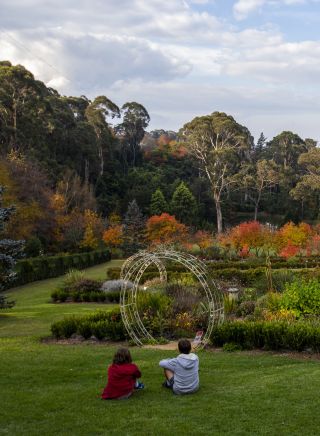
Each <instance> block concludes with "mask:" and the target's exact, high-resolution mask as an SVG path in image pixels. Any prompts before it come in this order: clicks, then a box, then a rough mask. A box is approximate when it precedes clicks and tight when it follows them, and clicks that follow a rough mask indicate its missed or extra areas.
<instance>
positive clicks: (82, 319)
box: [51, 308, 126, 341]
mask: <svg viewBox="0 0 320 436" xmlns="http://www.w3.org/2000/svg"><path fill="white" fill-rule="evenodd" d="M51 333H52V335H53V336H54V337H55V338H56V339H68V338H70V337H71V336H72V335H80V336H82V337H83V338H84V339H89V338H91V337H92V336H94V337H95V338H97V339H99V340H102V339H105V340H112V341H121V340H124V339H125V338H126V331H125V327H124V325H123V322H122V319H121V315H120V309H118V308H117V309H113V310H110V311H108V312H107V311H97V312H94V313H92V314H90V315H86V316H70V317H66V318H64V319H63V320H61V321H57V322H55V323H53V324H52V325H51Z"/></svg>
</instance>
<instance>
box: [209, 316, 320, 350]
mask: <svg viewBox="0 0 320 436" xmlns="http://www.w3.org/2000/svg"><path fill="white" fill-rule="evenodd" d="M211 342H212V344H213V345H215V346H218V347H222V346H223V345H225V344H237V345H238V346H240V347H241V348H243V349H253V348H264V349H268V350H284V349H286V350H292V351H304V350H312V351H313V352H319V351H320V323H311V322H307V321H299V322H292V323H289V322H285V321H272V322H271V321H268V322H267V321H257V322H252V321H234V322H225V323H223V324H221V325H219V326H215V327H214V329H213V331H212V334H211Z"/></svg>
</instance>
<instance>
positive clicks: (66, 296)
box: [51, 289, 120, 303]
mask: <svg viewBox="0 0 320 436" xmlns="http://www.w3.org/2000/svg"><path fill="white" fill-rule="evenodd" d="M51 298H52V300H53V301H54V302H55V303H64V302H66V301H73V302H75V303H83V302H95V303H119V302H120V291H112V292H104V291H101V290H98V289H96V290H93V291H85V292H80V291H72V292H68V291H67V290H65V289H56V290H54V291H53V292H52V293H51Z"/></svg>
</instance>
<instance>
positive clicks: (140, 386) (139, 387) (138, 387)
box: [134, 380, 144, 389]
mask: <svg viewBox="0 0 320 436" xmlns="http://www.w3.org/2000/svg"><path fill="white" fill-rule="evenodd" d="M134 388H135V389H144V384H143V383H142V382H141V381H139V380H137V381H136V384H135V386H134Z"/></svg>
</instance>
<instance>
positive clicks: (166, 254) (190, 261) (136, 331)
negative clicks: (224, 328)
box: [120, 247, 224, 348]
mask: <svg viewBox="0 0 320 436" xmlns="http://www.w3.org/2000/svg"><path fill="white" fill-rule="evenodd" d="M166 260H170V261H174V262H177V263H180V264H182V265H184V266H185V268H186V269H188V270H189V271H190V272H191V273H192V274H193V275H194V276H195V277H196V278H197V280H198V281H199V283H200V284H201V286H202V287H203V289H204V291H205V295H206V299H207V305H206V307H207V312H208V326H207V329H206V332H205V334H204V336H203V337H202V339H201V341H199V342H198V343H195V344H194V348H201V347H203V346H204V345H205V344H206V343H207V342H208V341H209V339H210V334H211V332H212V329H213V326H214V324H217V323H219V322H221V321H222V320H223V317H224V307H223V296H222V293H221V291H220V290H219V289H218V288H217V286H216V285H215V283H214V281H213V280H212V278H211V277H210V275H209V273H208V271H207V267H206V265H205V263H204V262H202V261H201V260H199V259H198V258H196V257H195V256H192V255H191V254H187V253H179V252H177V251H174V250H171V249H169V248H167V247H160V248H158V249H156V250H154V251H139V252H138V253H136V254H135V255H133V256H131V257H129V258H128V259H127V260H126V261H125V262H124V264H123V266H122V270H121V279H123V284H122V288H121V296H120V310H121V316H122V320H123V323H124V325H125V328H126V330H127V332H128V334H129V335H130V337H131V338H132V340H133V341H134V342H135V343H136V344H137V345H139V346H141V345H143V343H144V342H146V341H148V340H149V341H150V340H151V341H154V342H156V340H155V339H154V338H153V337H152V335H151V334H150V333H149V332H148V331H147V329H146V328H145V326H144V325H143V322H142V321H141V318H140V315H139V311H138V307H137V294H138V291H141V287H140V286H139V282H140V279H141V277H142V276H143V273H144V272H145V271H146V269H147V268H148V267H149V266H150V265H151V264H154V265H155V266H156V267H157V268H158V270H159V275H160V280H161V281H162V282H166V281H167V271H166V268H165V263H164V262H165V261H166ZM128 282H132V283H133V286H132V287H131V288H129V286H128V285H127V284H128ZM141 292H143V290H142V291H141Z"/></svg>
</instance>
